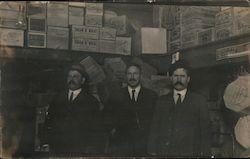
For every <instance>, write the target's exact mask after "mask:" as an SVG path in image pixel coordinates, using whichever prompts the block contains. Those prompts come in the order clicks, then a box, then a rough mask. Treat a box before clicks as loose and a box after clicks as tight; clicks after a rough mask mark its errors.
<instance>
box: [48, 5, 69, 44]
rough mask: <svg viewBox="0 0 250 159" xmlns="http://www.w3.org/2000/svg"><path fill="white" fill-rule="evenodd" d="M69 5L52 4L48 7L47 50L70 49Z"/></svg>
mask: <svg viewBox="0 0 250 159" xmlns="http://www.w3.org/2000/svg"><path fill="white" fill-rule="evenodd" d="M68 6H69V4H68V2H50V3H48V6H47V23H48V30H47V48H52V49H68V48H69V7H68Z"/></svg>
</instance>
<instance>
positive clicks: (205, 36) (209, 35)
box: [198, 27, 215, 44]
mask: <svg viewBox="0 0 250 159" xmlns="http://www.w3.org/2000/svg"><path fill="white" fill-rule="evenodd" d="M214 40H215V33H214V27H212V28H209V29H205V30H203V31H200V32H198V44H206V43H209V42H212V41H214Z"/></svg>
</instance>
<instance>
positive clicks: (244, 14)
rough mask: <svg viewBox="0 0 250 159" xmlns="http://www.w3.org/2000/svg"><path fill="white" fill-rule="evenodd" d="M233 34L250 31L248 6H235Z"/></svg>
mask: <svg viewBox="0 0 250 159" xmlns="http://www.w3.org/2000/svg"><path fill="white" fill-rule="evenodd" d="M234 12H235V18H234V19H235V23H234V25H235V28H236V31H235V34H236V35H238V34H244V33H249V32H250V8H249V7H235V8H234Z"/></svg>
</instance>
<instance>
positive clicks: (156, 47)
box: [141, 27, 167, 54]
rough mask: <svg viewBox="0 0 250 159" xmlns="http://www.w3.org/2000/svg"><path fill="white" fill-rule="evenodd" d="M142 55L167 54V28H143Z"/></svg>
mask: <svg viewBox="0 0 250 159" xmlns="http://www.w3.org/2000/svg"><path fill="white" fill-rule="evenodd" d="M141 40H142V53H143V54H165V53H167V33H166V29H165V28H148V27H143V28H141Z"/></svg>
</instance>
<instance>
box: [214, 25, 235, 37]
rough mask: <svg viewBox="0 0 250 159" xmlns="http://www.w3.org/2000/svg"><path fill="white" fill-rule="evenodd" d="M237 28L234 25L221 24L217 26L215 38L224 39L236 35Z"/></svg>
mask: <svg viewBox="0 0 250 159" xmlns="http://www.w3.org/2000/svg"><path fill="white" fill-rule="evenodd" d="M234 30H235V28H234V26H233V25H231V24H229V25H221V26H219V27H218V26H217V27H215V40H222V39H226V38H229V37H231V36H234V35H235V31H234Z"/></svg>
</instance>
